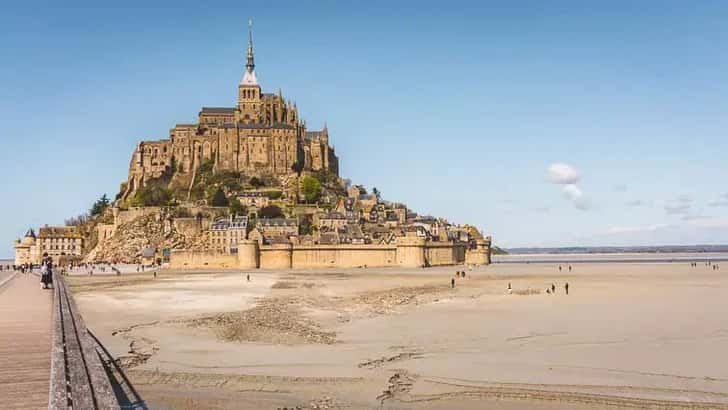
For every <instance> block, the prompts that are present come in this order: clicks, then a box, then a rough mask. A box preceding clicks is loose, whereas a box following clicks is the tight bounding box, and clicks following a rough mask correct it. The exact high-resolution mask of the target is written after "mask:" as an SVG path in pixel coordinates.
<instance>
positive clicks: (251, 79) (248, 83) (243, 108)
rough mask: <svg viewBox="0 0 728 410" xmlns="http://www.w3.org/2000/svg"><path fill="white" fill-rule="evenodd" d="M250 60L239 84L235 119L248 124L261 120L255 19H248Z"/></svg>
mask: <svg viewBox="0 0 728 410" xmlns="http://www.w3.org/2000/svg"><path fill="white" fill-rule="evenodd" d="M247 57H248V61H247V63H246V64H245V73H244V74H243V78H242V79H241V80H240V85H238V107H237V110H236V115H235V117H236V118H235V119H236V120H237V122H243V123H246V124H250V123H256V122H260V113H261V98H262V95H261V90H260V85H258V79H257V78H256V76H255V60H254V57H253V21H252V20H249V21H248V55H247Z"/></svg>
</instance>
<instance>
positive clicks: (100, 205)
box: [89, 194, 109, 216]
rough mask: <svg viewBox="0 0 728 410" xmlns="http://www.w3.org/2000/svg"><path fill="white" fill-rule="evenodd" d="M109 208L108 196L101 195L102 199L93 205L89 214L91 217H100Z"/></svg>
mask: <svg viewBox="0 0 728 410" xmlns="http://www.w3.org/2000/svg"><path fill="white" fill-rule="evenodd" d="M108 207H109V198H108V197H107V196H106V194H103V195H101V198H99V199H98V200H96V202H94V204H93V205H91V210H90V211H89V214H91V216H98V215H101V214H102V213H103V212H104V211H105V210H106V208H108Z"/></svg>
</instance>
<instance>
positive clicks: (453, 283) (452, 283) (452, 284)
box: [450, 278, 455, 289]
mask: <svg viewBox="0 0 728 410" xmlns="http://www.w3.org/2000/svg"><path fill="white" fill-rule="evenodd" d="M450 287H451V288H453V289H454V288H455V278H450Z"/></svg>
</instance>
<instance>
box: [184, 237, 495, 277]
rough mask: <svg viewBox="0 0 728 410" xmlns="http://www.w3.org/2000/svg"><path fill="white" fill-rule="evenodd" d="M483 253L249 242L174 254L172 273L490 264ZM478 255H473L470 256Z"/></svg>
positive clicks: (423, 246)
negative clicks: (228, 250)
mask: <svg viewBox="0 0 728 410" xmlns="http://www.w3.org/2000/svg"><path fill="white" fill-rule="evenodd" d="M482 250H483V249H480V250H479V249H477V248H476V249H474V250H467V249H466V247H465V245H464V244H462V243H434V242H426V241H425V239H424V238H410V237H404V238H399V240H398V241H397V244H396V245H350V244H345V245H344V244H342V245H292V244H279V245H262V246H261V245H259V244H258V242H256V241H252V240H246V241H244V242H242V243H239V244H238V253H237V254H233V255H228V254H223V253H219V252H215V251H187V250H173V251H172V254H171V258H170V267H171V268H172V269H208V268H223V269H226V268H230V269H256V268H260V269H314V268H325V267H330V268H355V267H365V266H366V267H371V268H374V267H394V266H401V267H410V268H416V267H423V266H443V265H459V264H463V263H466V262H467V263H471V264H475V265H480V264H486V263H488V262H489V258H487V259H486V258H484V257H483V254H482ZM470 252H474V253H473V255H472V256H471V255H469V253H470Z"/></svg>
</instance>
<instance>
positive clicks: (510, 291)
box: [508, 282, 513, 295]
mask: <svg viewBox="0 0 728 410" xmlns="http://www.w3.org/2000/svg"><path fill="white" fill-rule="evenodd" d="M511 293H513V288H511V282H508V294H509V295H510V294H511Z"/></svg>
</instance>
